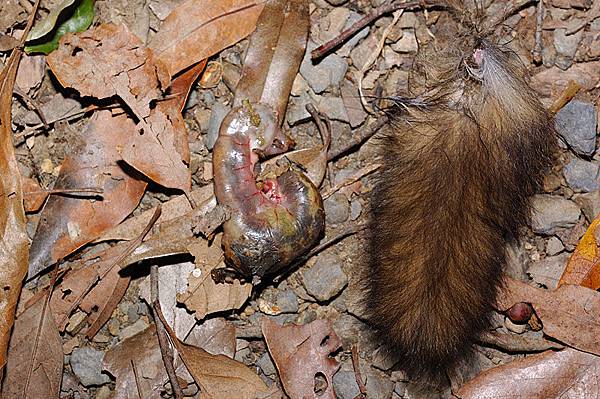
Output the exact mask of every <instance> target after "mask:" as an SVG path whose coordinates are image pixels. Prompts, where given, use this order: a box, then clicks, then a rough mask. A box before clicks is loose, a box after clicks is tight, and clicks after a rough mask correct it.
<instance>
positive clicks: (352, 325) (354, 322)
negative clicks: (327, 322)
mask: <svg viewBox="0 0 600 399" xmlns="http://www.w3.org/2000/svg"><path fill="white" fill-rule="evenodd" d="M368 330H369V327H368V326H367V325H366V324H364V323H363V322H362V321H360V320H359V319H357V318H356V317H354V316H352V315H349V314H347V313H345V314H342V315H341V316H340V317H339V318H337V320H335V321H334V322H333V331H335V333H336V334H337V335H338V337H340V339H341V340H342V344H343V346H344V348H349V347H350V346H351V345H353V344H356V343H360V342H361V341H363V340H365V339H368ZM361 346H362V345H361Z"/></svg>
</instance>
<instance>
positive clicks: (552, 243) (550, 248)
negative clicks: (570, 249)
mask: <svg viewBox="0 0 600 399" xmlns="http://www.w3.org/2000/svg"><path fill="white" fill-rule="evenodd" d="M564 249H565V246H564V245H563V243H562V242H561V241H560V240H559V239H558V238H557V237H550V239H549V240H548V242H547V243H546V254H547V255H549V256H554V255H556V254H558V253H560V252H562V251H563V250H564Z"/></svg>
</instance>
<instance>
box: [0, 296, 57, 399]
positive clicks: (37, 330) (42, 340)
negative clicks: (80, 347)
mask: <svg viewBox="0 0 600 399" xmlns="http://www.w3.org/2000/svg"><path fill="white" fill-rule="evenodd" d="M62 369H63V347H62V341H61V339H60V335H59V333H58V329H57V328H56V323H55V321H54V318H53V316H52V312H50V309H49V308H48V306H47V302H46V296H45V295H44V296H41V297H39V299H38V300H37V301H36V302H35V304H34V305H33V306H30V307H29V308H27V309H26V310H25V311H24V312H23V313H21V314H20V315H18V317H17V319H16V321H15V328H14V331H13V334H12V338H11V340H10V346H9V349H8V363H7V365H6V376H5V379H4V384H3V385H2V397H4V398H32V399H33V398H39V399H47V398H57V397H58V396H59V394H60V382H61V380H62Z"/></svg>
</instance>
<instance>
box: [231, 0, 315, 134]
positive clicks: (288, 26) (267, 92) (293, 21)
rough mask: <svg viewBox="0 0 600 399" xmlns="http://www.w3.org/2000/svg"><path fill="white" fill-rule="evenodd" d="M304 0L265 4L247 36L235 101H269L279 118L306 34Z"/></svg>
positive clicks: (305, 4)
mask: <svg viewBox="0 0 600 399" xmlns="http://www.w3.org/2000/svg"><path fill="white" fill-rule="evenodd" d="M308 29H309V17H308V2H307V1H305V0H290V1H287V0H285V1H284V0H278V1H269V2H267V3H266V4H265V8H264V10H263V12H262V13H261V14H260V17H259V20H258V25H257V27H256V32H254V34H253V35H252V38H251V39H250V46H249V47H248V52H247V54H246V58H245V59H244V68H243V70H242V77H241V78H240V81H239V83H238V85H237V87H236V89H235V105H238V106H239V105H241V104H242V101H244V100H249V101H250V102H253V103H259V102H260V103H264V104H268V105H270V106H271V107H272V108H273V109H274V110H275V111H276V113H277V116H278V117H279V119H280V123H281V122H283V117H284V115H285V109H286V107H287V103H288V97H289V95H290V92H291V90H292V84H293V83H294V78H295V77H296V75H297V73H298V69H299V68H300V63H301V62H302V57H303V56H304V51H305V49H306V40H307V38H308Z"/></svg>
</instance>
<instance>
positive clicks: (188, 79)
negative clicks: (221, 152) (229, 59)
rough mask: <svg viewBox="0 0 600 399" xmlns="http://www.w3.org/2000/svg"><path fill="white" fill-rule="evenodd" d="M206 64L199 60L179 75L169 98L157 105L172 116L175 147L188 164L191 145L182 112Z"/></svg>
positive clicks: (170, 88) (169, 93)
mask: <svg viewBox="0 0 600 399" xmlns="http://www.w3.org/2000/svg"><path fill="white" fill-rule="evenodd" d="M205 66H206V60H204V61H201V62H199V63H198V64H196V65H194V66H193V67H191V68H190V69H188V70H187V71H185V72H184V73H182V74H181V75H179V76H177V77H176V78H175V79H174V80H173V82H172V83H171V86H170V87H169V90H168V96H169V98H168V99H166V100H164V101H161V102H160V103H158V105H157V107H158V108H160V109H161V110H162V111H163V112H164V113H165V114H167V115H169V117H170V118H171V123H172V124H173V127H174V129H173V130H174V132H175V148H176V149H177V152H178V153H179V154H180V155H181V159H182V160H183V162H185V163H186V164H189V163H190V147H189V142H188V130H187V128H186V126H185V121H184V120H183V116H182V115H181V113H182V112H183V109H184V107H185V103H186V101H187V98H188V95H189V94H190V90H191V89H192V87H193V86H194V83H195V82H196V80H197V79H198V77H199V76H200V74H201V73H202V71H204V67H205Z"/></svg>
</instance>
